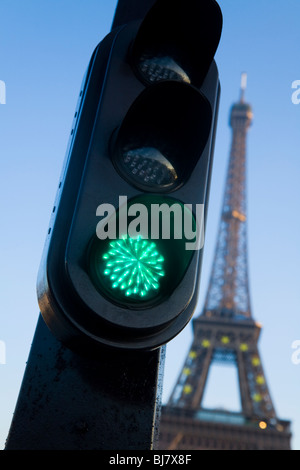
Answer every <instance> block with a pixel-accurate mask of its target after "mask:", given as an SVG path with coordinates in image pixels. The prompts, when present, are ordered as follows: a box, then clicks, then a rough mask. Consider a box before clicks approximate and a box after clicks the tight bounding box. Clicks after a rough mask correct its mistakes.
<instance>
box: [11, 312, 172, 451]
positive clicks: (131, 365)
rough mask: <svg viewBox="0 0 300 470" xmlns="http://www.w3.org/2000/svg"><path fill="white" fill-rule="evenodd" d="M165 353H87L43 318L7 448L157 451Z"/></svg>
mask: <svg viewBox="0 0 300 470" xmlns="http://www.w3.org/2000/svg"><path fill="white" fill-rule="evenodd" d="M161 356H162V357H161ZM163 356H164V348H162V350H157V351H154V352H147V353H141V352H139V353H136V354H135V353H130V354H126V353H124V352H122V353H118V352H115V351H113V350H103V354H102V355H101V356H100V355H99V356H98V357H95V358H93V359H91V358H85V357H84V356H81V355H77V354H75V353H73V352H72V351H71V350H69V349H67V348H65V347H64V346H63V345H62V344H61V343H60V342H58V341H57V340H56V339H55V338H54V336H53V335H52V334H51V333H50V331H49V330H48V328H47V327H46V326H45V323H44V321H43V319H42V318H41V317H40V319H39V321H38V325H37V330H36V334H35V337H34V341H33V344H32V348H31V352H30V356H29V360H28V364H27V367H26V372H25V375H24V379H23V383H22V387H21V390H20V395H19V399H18V402H17V406H16V410H15V414H14V418H13V421H12V425H11V429H10V433H9V436H8V439H7V444H6V450H119V449H127V450H129V449H135V450H149V449H151V448H152V446H153V442H154V441H155V438H156V424H157V420H156V418H157V414H158V413H159V411H160V394H161V378H162V377H161V374H162V367H163V363H164V357H163ZM159 363H160V367H159Z"/></svg>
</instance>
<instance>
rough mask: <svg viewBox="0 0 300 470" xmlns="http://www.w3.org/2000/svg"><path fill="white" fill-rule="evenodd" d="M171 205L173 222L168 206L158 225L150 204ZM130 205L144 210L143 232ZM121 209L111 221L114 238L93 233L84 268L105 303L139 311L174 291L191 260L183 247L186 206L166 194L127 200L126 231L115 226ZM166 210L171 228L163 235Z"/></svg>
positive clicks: (188, 252) (191, 253) (158, 301)
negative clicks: (101, 236)
mask: <svg viewBox="0 0 300 470" xmlns="http://www.w3.org/2000/svg"><path fill="white" fill-rule="evenodd" d="M175 203H176V204H178V205H179V207H180V208H181V210H182V217H180V219H179V221H178V220H177V219H176V215H175V214H174V213H173V212H172V211H171V210H170V211H169V212H168V210H167V214H166V215H164V217H163V215H162V214H160V216H159V222H160V223H159V224H158V227H157V224H156V223H155V217H152V215H151V212H152V208H153V205H156V206H159V207H160V206H162V205H164V206H166V208H167V209H169V208H171V207H173V205H174V204H175ZM134 204H141V205H142V206H143V207H144V210H145V209H147V219H146V222H147V223H146V225H147V226H148V231H147V230H146V229H145V227H144V228H143V227H142V226H143V222H142V221H141V225H140V226H139V224H138V223H137V222H136V216H135V215H130V214H129V212H130V209H131V208H132V207H134ZM138 207H139V206H138ZM123 210H124V209H122V211H120V210H117V211H116V215H115V217H113V218H112V220H113V221H114V223H115V224H116V232H115V236H114V238H112V239H110V238H108V237H107V238H105V239H99V238H98V237H97V236H95V237H93V238H92V239H91V241H90V244H89V247H88V250H87V253H86V255H87V257H86V269H87V273H88V275H89V277H90V278H91V280H92V282H93V284H94V286H95V288H96V289H97V290H98V291H99V292H100V293H101V295H103V296H105V297H106V298H107V299H108V300H109V301H112V302H114V303H115V304H116V305H119V306H122V307H124V308H130V309H133V310H134V309H136V310H144V309H147V308H151V307H153V306H155V305H157V304H159V303H161V302H163V301H164V300H165V299H166V298H168V297H169V296H170V295H171V294H172V293H173V291H174V289H175V288H176V286H177V285H178V284H179V283H180V282H181V280H182V278H183V276H184V274H185V272H186V270H187V268H188V265H189V263H190V262H191V259H192V257H193V254H194V251H190V250H187V249H186V242H187V241H188V240H187V239H186V238H185V234H184V233H185V231H184V227H183V221H184V217H183V215H184V212H185V211H188V209H186V208H185V207H184V205H183V204H182V203H180V202H179V201H177V200H176V199H173V198H169V197H167V196H158V195H154V194H151V195H149V194H147V195H139V196H136V197H134V198H132V199H131V200H129V201H128V202H127V232H125V231H124V227H120V226H119V221H120V219H122V223H121V226H122V224H123V220H124V219H123V217H124V214H123ZM125 212H126V211H125ZM133 212H134V213H135V211H133ZM138 212H139V209H138V210H137V213H138ZM175 212H176V211H175ZM168 214H169V217H168V218H169V222H170V224H169V228H170V231H169V233H168V236H164V230H163V224H162V221H163V219H164V222H166V218H167V215H168ZM140 220H142V219H140ZM176 221H177V222H176ZM133 222H135V225H134V226H135V227H136V228H137V233H134V234H133V232H134V231H132V230H131V229H132V226H131V224H132V223H133ZM144 222H145V220H144ZM178 224H180V225H181V224H182V227H181V228H182V230H181V232H182V234H183V236H182V238H181V237H178V228H179V226H178ZM129 229H130V230H129ZM194 229H195V220H194V219H193V230H194Z"/></svg>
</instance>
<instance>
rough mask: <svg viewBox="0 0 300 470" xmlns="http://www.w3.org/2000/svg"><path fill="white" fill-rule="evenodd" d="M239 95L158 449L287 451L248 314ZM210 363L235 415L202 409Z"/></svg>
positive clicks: (244, 122) (245, 116)
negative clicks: (202, 273) (199, 301)
mask: <svg viewBox="0 0 300 470" xmlns="http://www.w3.org/2000/svg"><path fill="white" fill-rule="evenodd" d="M246 81H247V76H246V74H242V84H241V96H240V99H239V101H238V102H237V103H236V104H234V105H233V107H232V109H231V113H230V125H231V127H232V143H231V151H230V158H229V166H228V171H227V179H226V184H225V194H224V199H223V208H222V214H221V220H220V226H219V232H218V239H217V245H216V250H215V256H214V261H213V266H212V271H211V277H210V281H209V286H208V291H207V295H206V300H205V302H204V307H203V311H202V313H201V315H200V316H198V317H196V318H195V319H194V320H193V335H194V337H193V342H192V345H191V348H190V350H189V352H188V355H187V358H186V360H185V363H184V366H183V368H182V370H181V372H180V375H179V377H178V380H177V383H176V384H175V387H174V389H173V392H172V394H171V396H170V398H169V401H168V403H167V405H165V406H163V408H162V415H161V422H160V439H159V446H158V448H159V449H161V450H166V449H170V450H175V449H185V450H189V449H206V450H209V449H212V450H290V439H291V433H290V422H289V421H284V420H280V419H279V418H278V417H277V415H276V412H275V409H274V406H273V403H272V399H271V396H270V392H269V389H268V385H267V382H266V378H265V374H264V370H263V366H262V361H261V357H260V354H259V350H258V339H259V335H260V331H261V326H260V325H259V324H258V323H257V322H256V321H255V320H254V319H253V317H252V313H251V304H250V295H249V283H248V260H247V214H246V140H247V132H248V130H249V127H250V125H251V123H252V120H253V113H252V108H251V106H250V105H249V104H248V103H246V102H245V99H244V98H245V96H244V95H245V89H246ZM216 361H218V362H220V363H221V364H223V365H224V364H225V363H231V364H234V365H235V366H236V368H237V372H238V382H239V392H240V401H241V411H240V412H230V411H225V410H222V409H221V410H218V409H205V408H204V407H203V406H202V403H203V395H204V390H205V386H206V384H207V379H208V374H209V370H210V368H211V366H212V364H214V363H215V362H216Z"/></svg>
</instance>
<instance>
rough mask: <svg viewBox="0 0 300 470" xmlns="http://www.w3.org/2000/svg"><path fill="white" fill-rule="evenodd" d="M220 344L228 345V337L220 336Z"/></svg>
mask: <svg viewBox="0 0 300 470" xmlns="http://www.w3.org/2000/svg"><path fill="white" fill-rule="evenodd" d="M221 343H222V344H228V343H230V339H229V337H228V336H222V338H221Z"/></svg>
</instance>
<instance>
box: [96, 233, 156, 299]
mask: <svg viewBox="0 0 300 470" xmlns="http://www.w3.org/2000/svg"><path fill="white" fill-rule="evenodd" d="M102 258H103V260H104V262H105V264H104V268H105V269H104V271H103V274H104V275H105V276H107V277H108V278H109V281H110V283H111V287H112V288H113V289H119V290H121V291H123V292H124V293H125V296H126V297H134V298H137V297H140V298H146V297H147V296H148V295H149V294H151V291H153V290H154V291H158V290H159V288H160V278H161V277H164V276H165V272H164V270H163V263H164V257H163V256H162V255H161V254H160V253H159V251H158V250H157V246H156V244H155V243H154V242H152V241H148V240H144V239H142V237H141V236H139V237H137V238H136V239H133V238H130V237H128V238H127V237H123V238H122V239H120V240H115V241H112V242H111V243H110V247H109V251H107V252H106V253H104V255H103V256H102Z"/></svg>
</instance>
